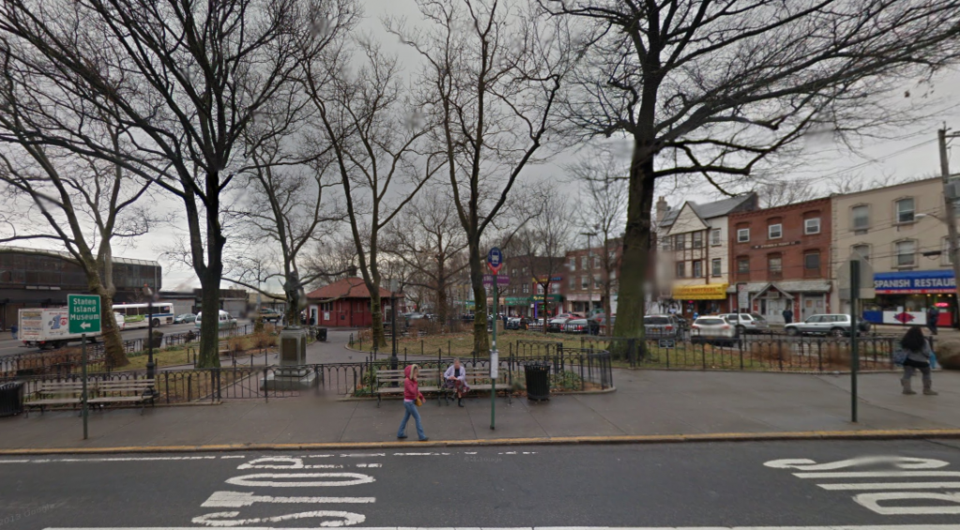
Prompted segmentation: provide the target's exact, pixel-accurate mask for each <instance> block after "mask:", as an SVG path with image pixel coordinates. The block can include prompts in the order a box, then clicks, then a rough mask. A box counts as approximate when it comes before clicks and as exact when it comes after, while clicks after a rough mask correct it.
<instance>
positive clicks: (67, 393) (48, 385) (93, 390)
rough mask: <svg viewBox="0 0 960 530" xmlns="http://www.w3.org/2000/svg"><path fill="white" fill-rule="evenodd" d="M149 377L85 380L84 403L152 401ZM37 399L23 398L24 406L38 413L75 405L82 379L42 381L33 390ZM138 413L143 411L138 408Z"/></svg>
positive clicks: (79, 399) (79, 400) (81, 388)
mask: <svg viewBox="0 0 960 530" xmlns="http://www.w3.org/2000/svg"><path fill="white" fill-rule="evenodd" d="M154 384H155V381H154V380H153V379H126V380H114V381H102V380H99V379H91V380H88V381H87V404H88V405H100V406H101V407H102V406H103V405H106V404H109V403H140V404H141V405H142V404H145V403H146V402H148V401H149V402H150V403H151V404H155V403H154V398H155V397H156V394H155V393H154V392H153V390H151V389H152V387H153V386H154ZM34 396H36V398H37V399H31V400H29V401H25V402H24V403H23V406H24V408H25V409H29V408H39V409H40V413H41V414H43V412H44V411H45V410H46V408H47V407H49V406H57V405H70V406H71V407H72V406H79V405H81V403H82V401H83V399H82V397H83V381H43V382H41V383H40V388H39V389H38V390H37V391H36V392H35V393H34ZM140 412H141V414H142V413H143V410H141V411H140Z"/></svg>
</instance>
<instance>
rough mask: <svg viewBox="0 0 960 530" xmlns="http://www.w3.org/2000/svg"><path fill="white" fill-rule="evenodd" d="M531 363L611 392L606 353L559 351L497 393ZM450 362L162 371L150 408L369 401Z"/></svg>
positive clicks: (503, 362) (566, 384)
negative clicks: (393, 378)
mask: <svg viewBox="0 0 960 530" xmlns="http://www.w3.org/2000/svg"><path fill="white" fill-rule="evenodd" d="M531 361H536V362H538V363H540V364H543V365H549V367H550V377H551V384H552V385H553V387H554V388H555V389H557V390H558V391H589V390H609V389H612V388H613V368H612V363H611V362H610V356H609V354H608V353H607V352H596V351H574V350H570V351H564V352H563V353H562V354H559V355H552V356H542V357H539V358H534V357H529V358H519V357H514V356H511V357H505V358H501V359H500V365H499V369H500V370H501V373H505V374H506V378H507V380H508V381H509V385H508V387H507V388H503V389H502V391H503V392H507V393H511V392H514V391H516V390H517V389H518V388H520V387H519V386H518V383H519V382H522V381H523V379H524V377H523V366H524V364H525V363H528V362H531ZM452 362H453V360H452V359H450V358H440V359H437V360H430V361H415V362H414V361H409V362H404V361H401V360H399V359H398V360H397V361H396V363H394V362H393V360H392V359H389V358H388V359H380V360H373V359H372V358H368V359H366V360H364V361H362V362H356V363H328V364H311V365H305V366H301V367H294V368H291V367H280V366H276V365H270V366H225V367H221V368H210V369H188V370H165V371H161V372H158V373H157V374H156V378H155V381H156V386H155V391H156V394H157V399H156V403H157V404H159V405H165V404H177V403H215V402H219V401H222V400H232V399H262V400H264V401H269V400H270V399H274V398H287V397H296V396H302V395H311V394H315V395H320V394H330V395H335V396H347V395H356V396H362V395H372V389H373V388H374V386H375V384H376V372H377V370H381V369H403V368H405V367H406V366H407V365H410V364H418V365H420V366H421V368H424V369H431V368H439V369H441V370H445V369H446V368H447V367H448V366H450V364H451V363H452ZM462 362H463V364H464V366H466V367H468V368H481V369H485V370H488V369H489V368H490V361H489V359H484V360H476V361H474V360H471V359H466V360H464V361H462ZM137 379H146V372H145V371H130V372H91V373H89V374H88V380H89V381H130V380H137ZM80 380H81V376H80V375H79V374H77V373H60V374H42V375H31V376H21V377H7V378H0V385H3V384H5V383H9V382H15V381H16V382H19V383H20V384H22V386H23V395H24V396H26V399H27V400H28V401H29V400H30V399H31V398H32V397H33V396H35V395H36V394H37V392H38V391H39V390H40V387H41V385H42V384H43V383H44V382H68V381H71V382H75V381H80Z"/></svg>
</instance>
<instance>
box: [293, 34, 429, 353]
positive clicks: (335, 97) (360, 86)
mask: <svg viewBox="0 0 960 530" xmlns="http://www.w3.org/2000/svg"><path fill="white" fill-rule="evenodd" d="M357 47H358V49H359V50H358V51H359V53H357V54H343V55H342V56H340V57H338V58H337V59H338V60H336V61H315V62H309V61H308V62H306V63H305V64H306V75H305V86H306V88H307V92H308V94H309V95H310V98H311V101H312V103H313V105H314V106H315V108H316V111H317V112H316V114H317V117H318V122H319V127H320V128H321V129H322V130H323V132H324V133H325V136H324V137H323V138H322V140H321V141H323V142H325V143H328V144H329V145H330V146H331V154H332V156H333V159H334V161H335V162H334V164H335V167H336V170H337V171H338V172H339V174H340V183H341V184H342V186H343V192H344V198H345V201H346V213H347V220H348V221H349V223H350V230H351V233H352V235H353V241H354V245H355V247H356V257H357V262H358V265H359V270H360V274H361V275H362V277H363V281H364V284H365V285H366V287H367V290H369V291H370V312H371V315H372V320H373V340H374V342H375V343H376V344H379V345H381V346H385V345H386V340H385V339H384V332H383V313H382V310H381V301H380V286H381V285H382V283H381V280H382V277H381V273H380V259H381V257H380V252H381V249H380V236H381V231H382V230H383V229H384V228H385V227H387V226H388V225H389V224H390V222H391V221H392V220H393V219H394V218H395V217H396V216H397V215H398V214H399V213H400V211H401V210H402V209H403V208H404V206H406V205H407V204H408V203H409V202H410V201H411V200H413V198H414V197H415V196H416V195H417V193H418V192H419V191H420V189H421V188H422V187H423V185H424V184H425V183H426V182H427V181H428V180H429V179H430V177H431V176H432V175H433V174H434V173H436V172H437V171H438V170H439V169H440V168H442V167H443V160H442V159H441V158H440V157H436V156H432V155H430V153H427V152H425V150H424V149H425V141H426V140H427V135H428V133H429V132H430V130H431V128H432V126H433V125H432V124H431V123H430V122H427V121H424V120H422V119H420V117H419V114H420V109H419V108H418V105H417V104H416V103H415V102H412V101H410V100H409V98H406V97H405V96H404V95H405V92H404V87H403V86H402V84H401V81H400V79H399V75H398V73H399V70H398V67H397V62H396V60H395V59H393V58H390V57H387V56H386V55H385V54H383V53H382V52H381V50H380V49H379V48H378V47H377V46H375V45H373V44H371V43H370V42H367V41H364V40H359V41H357ZM346 61H354V62H362V65H363V66H362V67H361V68H359V69H358V71H357V72H356V73H354V74H350V73H348V72H347V69H346V64H345V63H346ZM330 72H336V75H335V76H334V79H332V80H331V79H330V78H329V75H330Z"/></svg>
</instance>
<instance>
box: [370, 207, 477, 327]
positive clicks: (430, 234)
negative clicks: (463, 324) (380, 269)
mask: <svg viewBox="0 0 960 530" xmlns="http://www.w3.org/2000/svg"><path fill="white" fill-rule="evenodd" d="M410 206H411V207H410V208H407V209H406V210H404V212H403V213H402V214H401V215H400V216H399V217H398V218H397V220H396V222H394V223H393V225H392V226H391V227H390V229H389V231H388V232H387V239H386V241H385V242H384V253H386V254H388V255H390V256H391V257H392V258H393V259H396V260H399V261H402V262H403V263H405V264H406V265H408V266H409V268H410V269H411V274H410V277H409V279H408V281H407V282H406V285H407V286H411V287H417V288H420V289H423V290H425V291H427V292H429V293H430V295H429V298H430V301H431V302H432V303H433V305H434V311H435V312H436V314H437V319H438V320H439V321H440V322H442V323H447V322H448V320H449V319H450V318H451V314H452V313H451V305H450V289H451V286H452V283H453V280H454V278H457V277H458V276H459V275H460V273H461V272H463V270H464V269H466V267H467V261H466V260H465V259H464V255H463V251H464V250H465V249H466V248H467V241H466V235H465V234H464V232H463V229H462V228H461V227H460V221H459V220H458V219H457V213H456V211H455V210H454V208H453V205H452V204H451V203H450V200H449V198H448V197H445V196H444V195H442V194H441V193H440V192H439V190H437V189H436V188H434V189H431V190H428V191H426V192H425V193H424V194H423V195H421V196H420V197H418V198H417V200H416V201H415V202H414V203H412V204H411V205H410ZM406 292H407V290H406V289H404V293H406Z"/></svg>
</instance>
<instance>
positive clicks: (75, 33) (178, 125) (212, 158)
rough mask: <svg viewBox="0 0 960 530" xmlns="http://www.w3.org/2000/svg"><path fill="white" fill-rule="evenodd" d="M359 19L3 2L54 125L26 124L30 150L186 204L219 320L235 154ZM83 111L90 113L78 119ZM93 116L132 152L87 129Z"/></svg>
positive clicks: (303, 1) (214, 338)
mask: <svg viewBox="0 0 960 530" xmlns="http://www.w3.org/2000/svg"><path fill="white" fill-rule="evenodd" d="M355 15H356V9H355V8H354V5H353V2H352V0H332V1H322V0H274V1H271V2H259V1H255V0H235V1H231V2H186V3H184V2H177V1H173V0H161V1H154V0H45V1H44V2H34V1H32V0H6V1H4V2H3V4H2V9H0V35H2V37H3V42H2V44H0V46H2V47H3V48H4V51H6V52H7V53H9V54H10V55H11V56H12V57H13V58H14V63H15V65H14V66H15V67H16V68H18V69H22V70H24V71H26V72H29V73H30V74H32V75H33V76H34V78H35V80H36V83H35V90H34V93H35V94H36V97H37V98H38V100H39V101H41V102H42V103H43V106H42V118H43V119H42V120H40V119H34V120H33V121H34V122H40V121H43V122H44V123H43V125H44V127H33V128H28V133H29V135H30V137H31V140H32V141H36V142H43V143H48V144H52V145H58V146H60V147H63V148H67V149H72V150H74V151H76V152H80V153H85V154H89V155H91V156H95V157H97V158H101V159H104V160H107V161H110V162H112V163H114V164H118V165H120V166H121V167H123V168H124V169H126V170H128V171H131V172H132V173H134V174H137V175H139V176H140V177H142V178H144V179H146V180H152V181H154V182H155V183H156V184H157V185H159V186H160V187H162V188H163V189H164V190H166V191H167V192H168V193H171V194H172V195H174V196H175V197H177V198H179V199H180V200H181V201H182V202H183V206H184V208H185V213H186V220H187V225H188V228H189V239H188V244H189V250H190V253H191V258H192V259H191V262H192V266H193V269H194V270H195V271H196V273H197V276H198V277H199V279H200V284H201V286H202V288H203V302H202V304H203V308H205V309H206V310H207V311H212V310H215V309H216V308H218V307H219V297H220V294H219V293H220V291H219V290H220V282H221V280H222V272H223V248H224V244H225V243H226V237H225V235H224V233H223V230H222V227H221V215H222V213H223V211H222V204H221V203H222V195H223V194H224V193H225V191H226V190H227V188H228V186H230V184H231V183H232V182H233V180H234V177H235V176H236V175H237V174H238V173H240V172H242V171H243V169H244V166H245V165H246V164H245V162H244V161H241V160H237V156H236V154H237V151H238V150H239V147H240V145H239V144H240V142H242V137H243V134H244V132H245V131H246V130H247V128H248V127H249V126H250V125H251V123H252V121H253V119H254V117H255V116H257V114H258V113H259V112H260V111H261V110H262V109H264V107H265V106H266V105H267V103H268V102H272V101H275V100H278V99H284V98H286V97H289V96H290V95H291V94H292V93H294V92H295V90H296V87H297V86H298V84H299V77H298V76H299V73H300V64H301V63H302V61H303V60H305V58H309V57H313V56H316V55H319V54H321V53H323V51H324V49H325V48H326V47H327V45H329V44H331V43H336V42H337V41H338V39H339V38H340V36H341V34H343V33H344V32H345V31H346V30H348V29H349V28H350V27H351V25H352V24H353V21H354V18H355ZM73 101H82V102H83V104H84V106H85V109H84V110H85V112H84V113H80V114H77V113H73V112H71V110H74V109H71V107H69V106H68V105H67V104H66V102H73ZM94 110H95V111H96V112H97V113H98V114H99V115H102V116H104V118H103V119H104V120H108V121H111V122H114V123H117V124H119V126H121V127H122V130H123V131H124V132H125V134H126V136H127V138H126V139H127V141H128V142H129V143H130V144H131V145H132V146H133V147H134V148H133V149H121V150H118V149H117V148H116V146H114V145H110V144H109V143H105V142H99V141H97V139H96V138H92V137H90V136H88V135H85V134H83V132H82V131H80V130H78V126H79V124H82V123H83V122H84V120H85V119H87V118H88V115H89V111H94ZM273 132H274V133H275V134H282V133H283V131H273ZM269 136H270V135H269V134H261V138H267V137H269ZM215 320H216V319H204V320H203V323H202V325H201V330H200V338H201V341H200V353H199V359H198V362H197V364H198V366H201V367H214V366H218V365H219V364H220V360H219V355H218V353H217V350H218V348H217V342H218V333H217V322H216V321H215Z"/></svg>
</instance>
